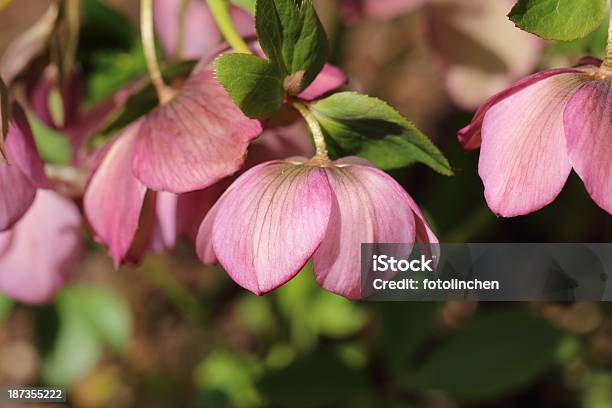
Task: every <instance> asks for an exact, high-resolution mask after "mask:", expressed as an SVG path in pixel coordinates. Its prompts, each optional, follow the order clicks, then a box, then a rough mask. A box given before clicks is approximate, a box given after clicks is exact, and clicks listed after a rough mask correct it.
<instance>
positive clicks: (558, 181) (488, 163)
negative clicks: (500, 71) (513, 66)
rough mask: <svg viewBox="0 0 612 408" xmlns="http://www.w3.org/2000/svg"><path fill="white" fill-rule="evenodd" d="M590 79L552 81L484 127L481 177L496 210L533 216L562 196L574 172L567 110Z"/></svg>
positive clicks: (495, 109)
mask: <svg viewBox="0 0 612 408" xmlns="http://www.w3.org/2000/svg"><path fill="white" fill-rule="evenodd" d="M587 78H588V77H587ZM585 80H586V79H585V76H584V75H580V74H574V73H569V74H560V75H556V76H553V77H549V78H547V79H544V80H542V81H539V82H537V83H535V84H533V85H531V86H529V87H527V88H524V89H523V90H522V91H520V92H517V93H515V94H514V95H512V96H509V97H507V98H506V99H504V100H502V101H500V102H499V103H497V104H495V105H494V106H492V107H491V109H489V111H488V112H487V114H486V116H485V118H484V121H483V125H482V147H481V150H480V162H479V174H480V177H481V178H482V181H483V183H484V186H485V198H486V200H487V203H488V204H489V207H490V208H491V210H492V211H493V212H495V213H496V214H498V215H501V216H504V217H514V216H518V215H525V214H529V213H531V212H534V211H537V210H539V209H541V208H542V207H544V206H546V205H548V204H549V203H551V202H552V201H553V200H554V199H555V198H556V197H557V195H558V194H559V193H560V192H561V190H562V189H563V186H564V185H565V182H566V180H567V177H568V176H569V174H570V172H571V169H572V166H571V164H570V162H569V157H568V155H567V149H566V141H565V134H564V130H563V111H564V110H565V104H566V103H567V101H568V99H569V98H570V97H571V95H572V93H573V92H574V91H575V90H576V88H577V87H579V86H580V84H581V83H583V82H584V81H585Z"/></svg>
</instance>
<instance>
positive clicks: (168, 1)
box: [153, 0, 255, 59]
mask: <svg viewBox="0 0 612 408" xmlns="http://www.w3.org/2000/svg"><path fill="white" fill-rule="evenodd" d="M182 2H183V1H182V0H155V2H154V10H153V11H154V14H153V15H154V19H155V30H156V31H157V35H158V37H159V40H160V42H161V44H162V48H163V49H164V52H165V53H166V55H168V56H169V57H179V58H182V59H199V58H202V57H205V56H207V55H209V54H210V52H211V51H212V50H213V49H215V48H216V46H217V45H218V44H219V43H220V41H221V33H220V31H219V29H218V28H217V25H216V23H215V20H214V18H213V16H212V14H211V13H210V10H209V9H208V6H207V5H206V3H205V2H204V1H201V0H188V1H187V9H186V10H185V11H184V12H185V14H184V16H185V21H184V22H183V24H182V25H183V34H182V35H180V33H179V30H180V27H181V24H180V18H181V7H182V5H181V3H182ZM231 13H232V18H233V20H234V24H235V25H236V27H237V29H238V32H239V34H241V35H242V36H252V35H255V24H254V21H253V18H252V17H251V16H250V15H249V14H248V13H247V12H246V11H244V10H242V9H241V8H239V7H232V10H231ZM181 37H182V41H183V45H182V52H181V55H177V51H178V45H179V41H181Z"/></svg>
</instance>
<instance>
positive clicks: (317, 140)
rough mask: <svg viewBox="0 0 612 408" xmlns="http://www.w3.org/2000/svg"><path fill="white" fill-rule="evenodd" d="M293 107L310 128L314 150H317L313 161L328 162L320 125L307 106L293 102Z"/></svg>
mask: <svg viewBox="0 0 612 408" xmlns="http://www.w3.org/2000/svg"><path fill="white" fill-rule="evenodd" d="M293 106H294V107H295V109H297V110H298V112H300V114H301V115H302V116H303V117H304V120H305V121H306V123H307V124H308V127H309V128H310V133H312V138H313V140H314V144H315V148H316V149H317V153H316V155H315V157H314V159H318V160H321V161H324V162H328V161H329V154H328V152H327V145H326V144H325V137H324V136H323V130H322V129H321V125H320V124H319V121H318V120H317V118H315V116H314V115H313V114H312V112H311V111H310V109H308V106H306V105H304V104H303V103H301V102H293Z"/></svg>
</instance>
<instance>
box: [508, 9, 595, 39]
mask: <svg viewBox="0 0 612 408" xmlns="http://www.w3.org/2000/svg"><path fill="white" fill-rule="evenodd" d="M605 10H606V0H519V1H518V2H517V3H516V5H515V6H514V8H512V11H510V14H509V15H508V17H510V19H511V20H512V21H513V22H514V23H515V24H516V25H517V26H518V27H519V28H521V29H523V30H525V31H528V32H530V33H533V34H536V35H538V36H540V37H542V38H544V39H546V40H565V41H567V40H575V39H577V38H582V37H585V36H586V35H588V34H589V33H591V32H592V31H594V30H595V29H596V28H597V26H599V24H600V23H601V21H602V19H603V17H604V15H605Z"/></svg>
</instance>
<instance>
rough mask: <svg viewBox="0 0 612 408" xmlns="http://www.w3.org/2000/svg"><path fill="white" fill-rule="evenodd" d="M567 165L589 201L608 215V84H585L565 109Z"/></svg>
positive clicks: (611, 203)
mask: <svg viewBox="0 0 612 408" xmlns="http://www.w3.org/2000/svg"><path fill="white" fill-rule="evenodd" d="M563 123H564V125H565V135H566V137H567V149H568V153H569V156H570V161H571V163H572V166H573V167H574V170H576V173H578V175H579V176H580V178H581V179H582V180H583V181H584V184H585V186H586V188H587V190H588V192H589V194H590V195H591V197H592V198H593V200H594V201H595V202H596V203H597V204H598V205H599V206H600V207H601V208H603V209H604V210H606V211H607V212H608V213H610V214H612V81H610V80H599V81H590V82H587V83H585V84H584V85H582V86H581V87H580V89H578V91H576V92H575V93H574V96H572V98H571V99H570V101H569V102H568V104H567V107H566V109H565V115H564V122H563Z"/></svg>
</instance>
